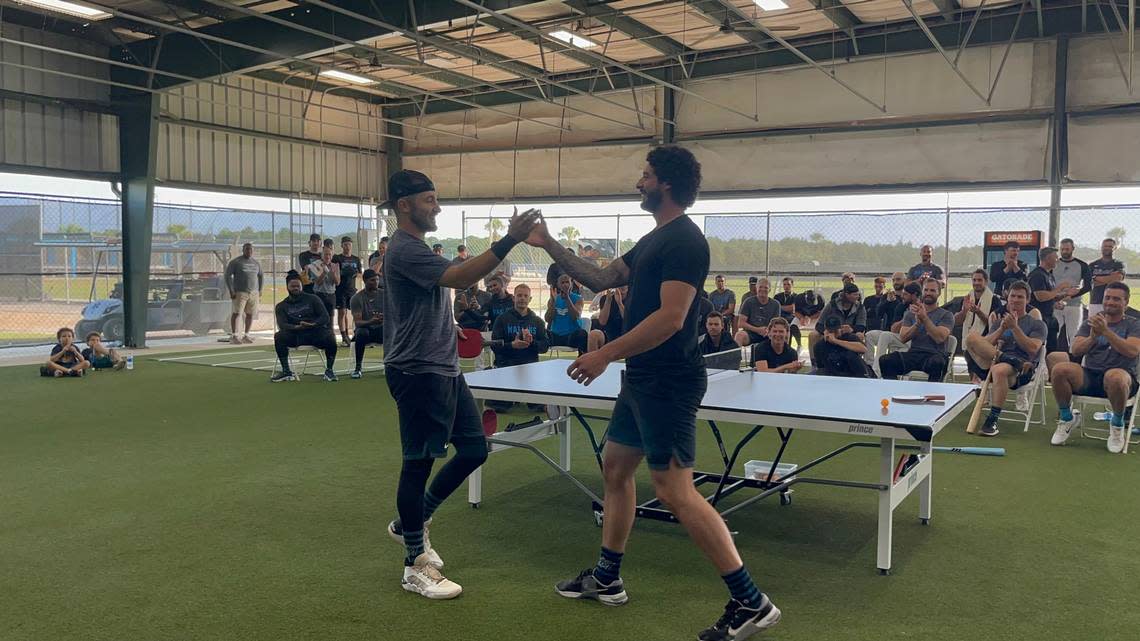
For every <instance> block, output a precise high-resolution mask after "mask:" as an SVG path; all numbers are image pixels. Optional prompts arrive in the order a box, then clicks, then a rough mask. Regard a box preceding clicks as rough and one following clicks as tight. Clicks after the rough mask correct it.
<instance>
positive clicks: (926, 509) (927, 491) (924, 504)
mask: <svg viewBox="0 0 1140 641" xmlns="http://www.w3.org/2000/svg"><path fill="white" fill-rule="evenodd" d="M922 455H923V456H930V457H933V456H934V448H933V443H923V444H922ZM933 488H934V459H933V458H931V459H930V473H929V474H927V475H926V478H925V479H923V480H922V484H921V485H919V487H918V518H919V520H920V521H922V524H923V525H929V524H930V498H931V496H932V495H933Z"/></svg>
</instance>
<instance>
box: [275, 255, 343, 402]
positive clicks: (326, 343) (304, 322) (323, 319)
mask: <svg viewBox="0 0 1140 641" xmlns="http://www.w3.org/2000/svg"><path fill="white" fill-rule="evenodd" d="M285 287H286V289H287V290H288V291H289V295H288V296H286V297H285V300H283V301H281V302H280V303H277V306H276V307H274V308H273V312H274V314H276V316H277V333H276V334H274V335H273V349H274V351H276V352H277V359H278V360H280V361H281V371H280V372H278V373H277V374H274V375H273V377H272V378H271V379H270V380H271V381H273V382H274V383H279V382H281V381H295V380H299V379H298V378H297V376H296V375H295V374H294V373H293V370H291V369H290V368H289V348H291V347H300V346H301V345H312V346H314V347H318V348H320V349H322V350H324V352H325V375H324V379H325V380H326V381H335V380H336V373H335V372H333V363H335V362H336V339H335V338H333V334H332V323H331V320H330V319H331V316H329V312H328V309H326V307H325V304H324V302H323V301H322V300H321V299H320V298H318V297H317V296H316V295H314V294H306V293H304V292H303V291H301V276H300V275H299V274H297V272H294V271H291V272H289V273H288V274H287V275H286V276H285Z"/></svg>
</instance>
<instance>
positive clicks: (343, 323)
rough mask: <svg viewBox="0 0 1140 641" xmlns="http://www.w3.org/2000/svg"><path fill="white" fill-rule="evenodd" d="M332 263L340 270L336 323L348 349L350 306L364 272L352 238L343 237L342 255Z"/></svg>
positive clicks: (334, 296)
mask: <svg viewBox="0 0 1140 641" xmlns="http://www.w3.org/2000/svg"><path fill="white" fill-rule="evenodd" d="M332 262H333V263H335V264H336V265H337V266H338V267H339V268H340V282H339V283H337V286H336V291H335V292H334V293H333V298H334V302H335V303H336V322H337V325H338V326H339V327H340V339H341V343H342V344H343V345H344V346H345V347H348V344H349V339H348V317H349V313H348V311H349V310H348V306H349V302H351V301H352V297H353V295H355V294H356V276H357V274H360V273H361V272H362V271H364V269H363V264H362V263H361V261H360V256H354V255H353V254H352V238H350V237H348V236H342V237H341V239H340V253H339V254H337V255H336V256H333V259H332Z"/></svg>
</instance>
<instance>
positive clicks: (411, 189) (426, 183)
mask: <svg viewBox="0 0 1140 641" xmlns="http://www.w3.org/2000/svg"><path fill="white" fill-rule="evenodd" d="M425 191H435V184H434V183H432V181H431V178H428V177H427V176H426V175H425V174H423V173H420V172H418V171H415V170H414V169H403V170H401V171H397V172H396V173H394V174H392V175H391V176H390V177H389V178H388V200H385V201H384V202H382V203H380V206H381V207H389V208H395V206H396V201H397V200H399V199H401V198H407V197H408V196H415V195H416V194H420V193H423V192H425Z"/></svg>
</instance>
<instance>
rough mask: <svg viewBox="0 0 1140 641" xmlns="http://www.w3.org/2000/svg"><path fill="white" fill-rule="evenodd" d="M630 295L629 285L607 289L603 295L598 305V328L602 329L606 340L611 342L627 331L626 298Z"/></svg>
mask: <svg viewBox="0 0 1140 641" xmlns="http://www.w3.org/2000/svg"><path fill="white" fill-rule="evenodd" d="M626 296H629V286H628V285H622V286H621V287H616V288H614V289H610V290H607V291H606V293H605V294H603V295H602V297H601V299H600V303H599V305H598V329H599V330H601V332H602V335H603V336H604V338H605V341H604V342H603V343H602V344H603V345H604V344H605V343H609V342H611V341H614V340H617V338H618V337H619V336H621V335H622V332H623V331H625V298H626Z"/></svg>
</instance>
